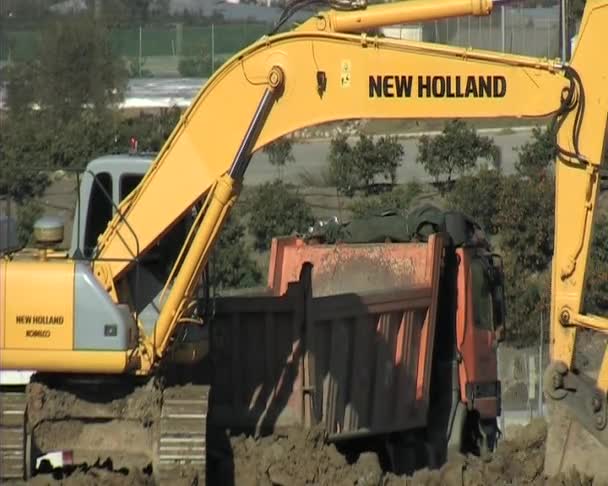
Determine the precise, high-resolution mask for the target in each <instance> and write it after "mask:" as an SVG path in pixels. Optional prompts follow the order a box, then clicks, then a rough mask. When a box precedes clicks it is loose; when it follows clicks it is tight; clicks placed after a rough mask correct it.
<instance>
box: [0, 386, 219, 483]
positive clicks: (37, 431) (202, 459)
mask: <svg viewBox="0 0 608 486" xmlns="http://www.w3.org/2000/svg"><path fill="white" fill-rule="evenodd" d="M74 385H75V384H74ZM72 386H73V385H66V383H65V382H63V383H61V386H59V387H53V386H52V385H51V383H50V382H45V380H40V379H39V380H38V381H37V382H35V383H34V384H31V385H30V386H28V387H25V386H21V387H12V388H10V389H6V388H4V387H3V388H2V389H1V390H0V391H1V393H0V412H1V413H0V483H3V482H4V481H8V480H11V481H14V480H17V481H18V480H20V479H24V478H27V477H29V476H30V474H32V473H34V471H32V470H31V467H30V464H31V462H32V461H35V459H36V458H37V457H40V456H42V455H44V454H46V453H48V452H54V451H72V452H73V456H74V459H75V463H74V464H81V463H84V464H88V465H89V466H90V465H92V464H94V463H95V461H96V460H97V459H99V461H100V462H101V463H103V462H104V461H105V460H106V459H108V458H110V459H111V460H112V462H113V464H114V467H115V468H123V467H127V468H134V469H137V470H140V471H148V472H147V473H145V474H151V479H152V478H153V480H154V481H155V482H156V483H158V484H161V485H162V484H165V483H166V482H171V481H174V480H175V479H176V478H180V477H181V478H188V484H198V485H200V486H202V485H204V484H205V480H206V426H207V409H208V397H209V386H207V385H199V384H192V383H187V384H180V385H168V386H165V387H163V389H162V392H161V391H160V390H159V389H158V386H157V385H155V384H152V382H150V383H148V384H143V385H141V386H138V387H136V388H135V389H134V390H133V391H132V392H131V393H130V394H128V395H126V396H124V397H122V398H119V399H117V400H113V401H108V402H106V403H104V401H103V395H99V397H100V398H101V401H98V400H97V401H96V400H95V396H94V395H91V394H88V395H87V396H86V400H83V399H82V398H76V397H75V396H74V393H73V391H72V390H73V389H74V388H72ZM77 387H78V388H80V389H82V385H81V386H77ZM100 389H101V387H100ZM28 404H29V405H28ZM40 404H42V405H40ZM57 404H59V406H57ZM49 405H50V408H48V407H49ZM28 407H31V408H28ZM141 409H146V411H145V413H142V414H139V413H138V410H141ZM26 410H27V413H26ZM49 425H50V427H51V428H49ZM73 426H74V427H73ZM87 428H88V431H86V429H87ZM72 429H77V430H79V433H78V434H76V435H73V436H70V437H67V436H66V434H64V433H62V430H63V431H68V432H69V431H70V430H72ZM136 429H137V430H136ZM26 431H30V433H27V432H26ZM129 438H134V439H133V440H132V441H131V442H130V441H129V440H128V439H129ZM26 439H29V440H26ZM72 439H74V440H72ZM146 439H147V440H146ZM91 440H93V442H94V443H91ZM27 443H30V444H31V447H26V444H27ZM109 444H113V445H114V446H115V447H116V448H115V449H111V448H110V447H109ZM26 449H27V450H26ZM32 451H33V452H32ZM30 455H31V456H32V457H31V459H32V461H26V460H25V458H26V457H29V456H30ZM126 456H130V462H127V463H122V462H121V460H124V458H125V457H126ZM146 464H149V465H150V466H152V467H148V466H146Z"/></svg>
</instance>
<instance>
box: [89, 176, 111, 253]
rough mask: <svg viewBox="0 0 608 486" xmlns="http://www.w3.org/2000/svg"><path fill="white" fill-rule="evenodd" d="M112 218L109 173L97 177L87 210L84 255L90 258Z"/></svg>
mask: <svg viewBox="0 0 608 486" xmlns="http://www.w3.org/2000/svg"><path fill="white" fill-rule="evenodd" d="M111 218H112V177H111V176H110V174H108V173H107V172H102V173H99V174H97V175H96V176H95V179H94V180H93V184H92V187H91V197H90V199H89V208H88V210H87V220H86V225H85V228H86V230H85V236H84V249H83V250H84V255H85V257H87V258H90V257H91V256H92V255H93V250H94V249H95V247H96V246H97V238H99V235H100V234H101V233H103V231H104V230H105V229H106V226H107V224H108V221H110V219H111Z"/></svg>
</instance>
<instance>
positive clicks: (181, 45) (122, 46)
mask: <svg viewBox="0 0 608 486" xmlns="http://www.w3.org/2000/svg"><path fill="white" fill-rule="evenodd" d="M262 19H263V17H262V16H261V14H258V15H257V17H255V16H254V17H252V19H251V20H250V21H240V22H236V23H221V24H217V25H205V26H202V25H185V24H183V23H180V22H175V23H166V24H159V25H149V26H142V27H128V28H126V27H122V28H114V29H112V30H111V31H110V42H111V44H112V46H113V48H114V50H115V52H116V53H117V54H119V55H120V56H122V57H124V58H126V59H128V60H130V61H131V66H132V74H133V75H149V76H150V75H151V76H156V75H179V74H180V67H179V62H180V59H183V58H197V59H199V62H200V64H199V65H198V72H197V74H198V76H203V77H206V76H208V75H209V74H211V71H212V66H215V67H217V66H219V65H220V64H221V63H222V62H223V61H224V60H225V59H226V58H228V57H229V56H231V55H233V54H235V53H236V52H238V51H239V50H241V49H242V48H243V47H245V46H247V45H248V44H250V43H252V42H254V41H255V40H257V39H259V38H260V37H261V36H262V35H264V34H266V33H268V31H269V30H270V24H269V23H268V22H267V21H263V20H262ZM559 19H560V17H559V8H558V6H557V5H554V6H552V7H543V8H540V7H539V8H524V3H523V2H520V3H515V4H509V5H508V6H501V7H496V8H495V10H494V12H493V13H492V15H490V16H488V17H465V18H456V19H446V20H439V21H432V22H425V23H423V24H421V25H419V26H418V28H419V30H420V35H417V36H416V37H417V38H419V39H421V40H424V41H428V42H438V43H442V44H449V45H456V46H462V47H469V46H470V47H474V48H479V49H490V50H495V51H504V52H510V53H517V54H524V55H529V56H536V57H550V58H554V57H559V53H560V28H559V24H560V22H559ZM39 35H40V32H39V31H33V30H12V31H11V30H9V31H5V32H3V33H1V34H0V60H8V59H12V60H24V59H31V58H33V57H34V56H35V51H36V45H37V40H38V39H39ZM133 66H135V69H133ZM181 74H183V73H181ZM188 74H190V75H191V73H188Z"/></svg>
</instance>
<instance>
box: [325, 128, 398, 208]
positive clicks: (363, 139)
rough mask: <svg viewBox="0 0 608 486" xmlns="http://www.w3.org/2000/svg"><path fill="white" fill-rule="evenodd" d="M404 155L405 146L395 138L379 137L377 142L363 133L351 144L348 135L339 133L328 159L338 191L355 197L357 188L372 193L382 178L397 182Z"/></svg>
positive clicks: (392, 182)
mask: <svg viewBox="0 0 608 486" xmlns="http://www.w3.org/2000/svg"><path fill="white" fill-rule="evenodd" d="M403 156H404V151H403V146H402V145H401V144H400V143H399V141H398V140H397V138H396V137H380V138H378V140H376V141H375V142H374V139H373V138H372V137H370V136H369V135H365V134H363V133H361V134H359V140H357V142H356V143H355V145H354V146H351V145H350V144H349V143H348V137H347V136H346V135H344V134H340V135H338V136H336V137H335V138H333V139H332V141H331V144H330V148H329V154H328V157H327V160H328V163H329V172H330V175H331V179H332V181H333V182H334V185H335V186H336V188H337V189H338V192H340V193H341V194H344V195H346V196H348V197H352V196H353V195H354V194H355V192H356V190H357V189H363V190H364V191H365V193H366V194H370V193H371V192H372V191H373V189H374V185H375V184H376V182H377V181H378V179H379V178H380V179H381V180H384V181H386V182H389V183H390V184H391V185H394V184H395V182H396V180H397V168H398V167H399V164H400V163H401V160H402V158H403Z"/></svg>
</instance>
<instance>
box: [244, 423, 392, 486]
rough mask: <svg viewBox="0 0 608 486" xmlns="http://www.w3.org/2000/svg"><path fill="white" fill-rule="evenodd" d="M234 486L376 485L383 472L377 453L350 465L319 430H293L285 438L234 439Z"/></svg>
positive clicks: (367, 455) (360, 457)
mask: <svg viewBox="0 0 608 486" xmlns="http://www.w3.org/2000/svg"><path fill="white" fill-rule="evenodd" d="M232 451H233V454H234V484H236V485H239V486H240V485H243V486H271V485H281V486H287V485H290V486H291V485H293V486H297V485H305V484H315V485H318V486H326V485H327V486H330V485H351V484H357V485H369V486H372V485H377V484H380V482H381V481H382V477H383V473H382V468H381V467H380V462H379V460H378V456H377V455H376V454H375V453H371V452H368V453H363V454H361V455H360V456H359V458H358V460H357V461H356V462H355V463H353V464H349V463H348V462H347V460H346V458H345V457H344V456H343V455H342V454H341V453H340V452H339V451H338V450H337V449H336V447H335V446H334V445H333V444H327V443H326V442H325V435H324V433H323V430H322V429H320V428H314V429H311V430H300V429H292V430H289V431H288V432H287V433H286V434H285V435H283V436H276V435H275V436H271V437H264V438H261V439H258V440H255V439H254V438H253V437H245V436H240V437H237V438H236V439H233V440H232Z"/></svg>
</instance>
